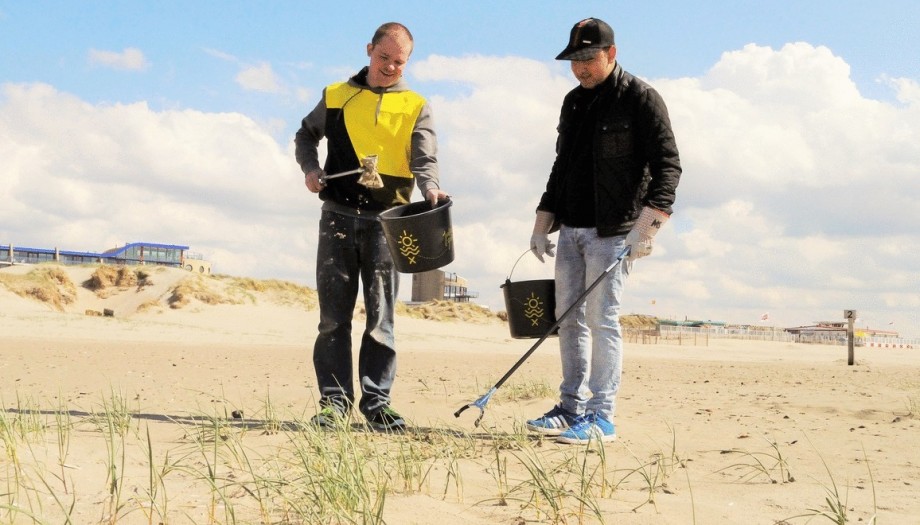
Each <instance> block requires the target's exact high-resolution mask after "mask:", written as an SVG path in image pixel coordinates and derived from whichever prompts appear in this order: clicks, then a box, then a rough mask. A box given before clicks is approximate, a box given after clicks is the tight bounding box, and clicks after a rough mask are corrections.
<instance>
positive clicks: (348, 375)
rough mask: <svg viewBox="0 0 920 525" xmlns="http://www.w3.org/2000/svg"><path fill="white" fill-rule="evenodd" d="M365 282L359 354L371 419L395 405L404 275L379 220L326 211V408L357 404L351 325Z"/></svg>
mask: <svg viewBox="0 0 920 525" xmlns="http://www.w3.org/2000/svg"><path fill="white" fill-rule="evenodd" d="M359 278H360V280H361V283H362V284H363V288H364V306H365V310H366V311H367V322H366V325H365V329H364V335H363V337H362V338H361V348H360V351H359V353H358V375H359V378H360V383H361V400H360V402H359V404H358V408H359V409H360V410H361V413H362V414H364V415H365V416H371V415H373V414H374V413H375V412H377V411H379V410H381V409H382V408H383V407H385V406H387V405H389V403H390V388H391V387H392V386H393V380H394V379H395V377H396V349H395V337H394V335H393V318H394V307H395V303H396V294H397V291H398V288H399V273H398V272H397V271H396V267H395V266H394V264H393V259H392V257H391V256H390V252H389V251H388V249H387V245H386V238H385V237H384V235H383V229H382V227H381V225H380V222H379V221H378V220H377V218H376V217H368V218H357V217H350V216H347V215H342V214H339V213H335V212H331V211H325V210H324V211H323V212H322V215H321V217H320V222H319V246H318V247H317V254H316V290H317V294H318V296H319V312H320V321H319V334H318V335H317V336H316V344H315V345H314V347H313V367H314V368H315V369H316V380H317V382H318V383H319V391H320V406H330V405H335V406H337V407H339V408H342V409H346V410H347V409H349V408H351V406H352V405H353V404H354V401H355V392H354V385H353V382H352V368H353V367H352V342H351V323H352V315H353V313H354V309H355V301H356V300H357V298H358V279H359Z"/></svg>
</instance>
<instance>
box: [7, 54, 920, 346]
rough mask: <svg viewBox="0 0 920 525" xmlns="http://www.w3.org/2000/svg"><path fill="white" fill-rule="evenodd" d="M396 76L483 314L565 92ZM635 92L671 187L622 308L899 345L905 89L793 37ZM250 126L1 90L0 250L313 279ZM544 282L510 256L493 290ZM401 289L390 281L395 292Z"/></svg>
mask: <svg viewBox="0 0 920 525" xmlns="http://www.w3.org/2000/svg"><path fill="white" fill-rule="evenodd" d="M623 66H624V67H625V68H626V69H627V70H629V71H631V72H633V73H635V74H639V75H641V74H642V70H641V64H630V63H624V64H623ZM633 66H635V68H634V67H633ZM254 71H255V73H254V74H253V75H252V76H251V77H248V78H247V80H246V82H247V83H248V84H247V85H248V86H250V88H259V89H262V90H270V89H277V88H279V86H280V83H279V82H277V79H275V80H274V81H273V80H272V78H273V73H272V70H271V67H270V66H267V65H260V66H257V67H256V69H255V70H254ZM409 81H410V84H411V85H413V86H414V87H416V88H417V89H419V90H420V91H421V92H422V93H423V94H426V95H428V96H429V98H430V100H431V101H432V105H433V108H434V114H435V119H436V125H437V129H438V132H439V136H440V141H441V142H440V146H441V151H440V160H441V171H442V183H443V187H444V189H445V190H447V191H448V192H449V193H451V195H453V198H454V206H453V207H452V209H451V215H452V220H453V225H454V229H455V232H454V237H455V240H456V243H457V244H456V253H457V257H456V260H455V261H454V262H453V263H452V264H451V265H449V266H448V267H446V268H445V270H447V271H452V272H456V273H458V274H460V275H461V276H462V277H464V278H466V279H467V280H468V281H469V284H470V289H471V290H473V291H476V292H479V294H480V301H481V302H483V303H485V304H488V305H490V306H492V307H494V308H497V309H500V308H503V307H504V305H503V299H502V295H501V289H500V285H501V284H502V283H504V281H505V279H506V278H507V277H508V276H509V273H510V272H511V268H512V266H513V265H514V264H515V262H516V261H518V258H519V257H520V256H521V254H522V253H524V252H525V250H526V248H527V244H528V240H529V237H530V230H531V227H532V221H533V212H534V208H535V207H536V204H537V202H538V200H539V197H540V194H541V193H542V191H543V188H544V186H545V184H546V179H547V176H548V174H549V170H550V167H551V165H552V162H553V157H554V154H553V150H554V143H555V139H556V134H555V126H556V121H557V118H558V114H559V105H560V103H561V101H562V97H563V95H564V94H565V92H566V91H567V90H568V89H570V88H571V87H572V86H573V85H574V81H573V80H572V79H571V78H570V73H569V72H568V70H567V69H565V68H564V67H563V66H562V65H559V64H558V63H555V62H550V63H543V62H536V61H532V60H526V59H521V58H516V57H485V56H464V57H444V56H431V57H428V58H425V59H421V60H418V61H414V62H413V63H412V67H411V69H410V76H409ZM651 83H652V84H653V85H654V86H655V87H656V88H657V89H658V90H659V91H660V92H661V93H662V95H663V97H664V99H665V101H666V102H667V104H668V108H669V111H670V113H671V118H672V121H673V124H674V129H675V133H676V135H677V139H678V145H679V147H680V150H681V159H682V163H683V167H684V175H683V178H682V180H681V184H680V187H679V188H678V195H677V203H676V205H675V215H674V216H673V217H672V219H671V221H670V222H669V223H668V224H667V225H666V226H665V228H664V229H663V230H662V232H661V233H660V234H659V236H658V238H657V239H656V247H655V251H654V252H653V254H652V256H650V257H648V258H646V259H643V260H641V261H639V262H637V263H636V266H635V268H634V271H633V274H632V275H631V276H630V280H629V285H628V288H627V293H626V297H625V304H624V311H625V312H636V313H652V314H655V315H661V316H664V317H672V318H684V317H685V316H689V317H696V318H704V319H721V320H726V321H735V322H752V323H756V322H758V320H759V318H760V315H761V314H762V313H763V312H765V311H769V312H770V323H775V324H776V325H777V326H788V325H794V324H804V323H809V322H812V321H816V320H825V319H836V318H839V317H840V316H841V314H842V310H843V309H844V308H856V309H857V310H859V311H860V316H861V319H864V320H869V321H867V322H870V323H871V324H873V325H878V324H879V323H881V321H882V320H884V323H885V324H887V323H888V322H889V321H892V320H895V321H896V325H895V326H896V327H897V329H899V330H901V331H902V332H907V333H910V331H911V330H913V333H914V334H917V328H916V327H918V326H920V312H918V310H917V304H918V297H920V282H918V279H917V268H920V255H917V250H916V249H915V247H916V246H918V245H920V234H918V233H917V231H916V224H920V211H918V208H917V207H916V202H918V201H920V187H918V186H917V184H916V175H917V166H920V114H918V111H917V107H918V105H917V103H916V101H917V94H916V93H917V81H916V79H896V80H889V82H888V83H889V85H890V86H891V88H892V89H893V90H895V91H896V92H897V93H898V97H899V101H900V102H901V103H902V104H901V105H892V104H888V103H883V102H880V101H876V100H870V99H866V98H865V97H863V96H861V95H860V94H859V92H858V91H857V90H856V89H855V87H854V84H853V81H852V79H851V78H850V77H849V67H848V66H847V64H846V63H845V62H844V61H843V60H842V59H840V58H839V57H837V56H835V55H834V54H833V53H832V52H831V51H830V50H828V49H826V48H823V47H815V46H811V45H809V44H803V43H796V44H789V45H787V46H784V47H783V48H781V49H778V50H777V49H771V48H766V47H759V46H753V45H752V46H747V47H745V48H744V49H741V50H737V51H732V52H729V53H726V54H724V55H723V57H722V58H721V59H720V61H719V62H718V63H716V64H714V65H713V67H712V68H711V69H710V71H709V72H707V73H706V74H705V75H703V76H701V77H700V78H680V79H651ZM273 86H274V87H273ZM314 96H315V95H314ZM310 98H311V99H312V98H313V97H310ZM310 102H311V104H309V105H310V106H311V105H312V103H314V102H315V101H314V100H311V101H310ZM264 120H265V122H266V124H262V123H260V121H258V120H253V119H251V118H249V117H247V116H244V115H242V114H238V113H204V112H199V111H194V110H184V111H154V110H151V109H150V107H148V106H147V105H146V104H145V103H143V102H137V103H128V104H114V105H93V104H89V103H87V102H84V101H82V100H80V99H79V98H77V97H74V96H72V95H70V94H67V93H63V92H60V91H57V90H56V89H54V88H53V87H51V86H47V85H42V84H5V85H3V86H2V91H0V158H2V159H3V163H2V165H0V202H2V203H3V205H2V206H0V242H2V243H4V244H6V243H7V242H14V243H16V244H21V245H35V246H59V247H61V248H66V249H86V250H99V249H104V248H108V247H113V246H116V245H120V244H124V243H125V242H130V241H141V240H143V241H151V242H167V243H182V244H188V245H190V246H191V247H192V250H193V251H199V252H203V253H204V254H205V255H207V256H208V257H209V258H210V259H211V260H212V261H214V263H215V269H216V271H219V272H223V273H231V274H237V275H251V276H254V277H260V276H265V277H278V278H284V279H292V280H297V281H303V282H306V284H310V285H313V284H315V283H312V280H313V273H314V272H313V266H314V264H315V261H314V251H315V237H316V222H317V221H316V219H317V217H318V210H319V203H318V201H317V199H316V197H315V196H314V195H312V194H309V193H308V192H307V191H306V190H305V189H304V188H303V182H302V176H301V175H300V173H299V169H298V167H297V166H296V164H295V162H294V160H293V151H292V145H291V143H290V141H289V139H286V140H285V141H284V144H282V145H279V144H278V142H277V141H276V140H275V139H273V138H272V134H273V133H276V132H277V129H276V128H275V126H276V124H271V123H270V121H268V119H264ZM416 199H418V196H416ZM551 275H552V264H551V263H547V264H543V265H541V264H539V262H537V261H536V260H535V259H534V258H533V257H532V256H531V255H529V254H525V256H524V257H523V258H521V259H520V262H519V263H518V266H517V267H516V268H515V270H514V276H513V280H523V279H529V278H545V277H549V276H551ZM410 290H411V278H410V277H409V276H406V277H405V278H404V280H403V286H402V294H401V297H403V298H407V297H408V294H409V291H410ZM653 301H654V303H653ZM918 335H920V334H918Z"/></svg>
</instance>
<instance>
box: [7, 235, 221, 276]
mask: <svg viewBox="0 0 920 525" xmlns="http://www.w3.org/2000/svg"><path fill="white" fill-rule="evenodd" d="M188 249H189V247H188V246H180V245H177V244H158V243H153V242H132V243H128V244H126V245H124V246H122V247H119V248H112V249H110V250H106V251H104V252H101V253H95V252H76V251H69V250H59V249H58V248H27V247H23V246H13V245H12V244H8V245H5V246H4V245H2V244H0V266H10V265H14V264H37V263H42V262H57V263H60V264H67V265H76V264H113V265H125V264H139V265H144V264H152V265H157V266H172V267H174V268H184V269H186V270H188V271H190V272H196V273H202V274H210V273H211V263H210V262H208V261H206V260H204V258H203V257H202V256H201V255H198V254H192V253H190V252H189V251H188Z"/></svg>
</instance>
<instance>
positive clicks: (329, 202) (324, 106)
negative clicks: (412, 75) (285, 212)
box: [294, 68, 439, 213]
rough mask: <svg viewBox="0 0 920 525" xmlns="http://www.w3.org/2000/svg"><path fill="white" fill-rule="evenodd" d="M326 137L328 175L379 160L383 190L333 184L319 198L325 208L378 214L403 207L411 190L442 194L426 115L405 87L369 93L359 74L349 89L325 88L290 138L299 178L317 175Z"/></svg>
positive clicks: (350, 181)
mask: <svg viewBox="0 0 920 525" xmlns="http://www.w3.org/2000/svg"><path fill="white" fill-rule="evenodd" d="M324 137H325V138H326V145H327V156H326V162H325V166H324V167H323V169H324V170H325V171H326V173H328V174H330V175H332V174H336V173H341V172H343V171H349V170H352V169H356V168H359V167H361V159H362V158H364V157H366V156H369V155H377V169H378V171H379V173H380V177H381V179H383V188H380V189H369V188H366V187H364V186H362V185H360V184H358V183H357V179H358V175H355V176H354V177H342V178H337V179H330V180H329V181H328V183H327V186H326V188H324V189H323V190H322V191H321V192H320V194H319V196H320V199H322V200H323V201H325V204H324V209H327V208H328V209H333V210H337V211H340V212H345V213H348V212H349V211H354V212H358V213H360V212H380V211H383V210H386V209H388V208H391V207H393V206H398V205H401V204H407V203H408V202H409V201H410V197H411V194H412V188H413V185H417V186H418V188H419V190H421V192H422V195H423V196H424V195H425V193H426V192H427V191H428V190H429V189H437V188H438V187H439V186H438V164H437V137H436V135H435V132H434V127H433V122H432V116H431V109H430V107H429V105H428V102H427V101H426V100H425V98H424V97H422V96H421V95H419V94H418V93H416V92H414V91H411V90H409V89H408V88H407V87H406V84H405V82H404V81H403V80H400V81H399V82H398V83H397V84H396V85H394V86H392V87H389V88H370V87H368V85H367V68H364V69H362V70H361V71H360V72H359V73H358V74H357V75H355V76H353V77H352V78H350V79H349V80H348V81H347V82H339V83H336V84H331V85H329V86H326V88H325V89H324V90H323V97H322V100H320V102H319V104H317V106H316V108H314V109H313V111H311V112H310V114H309V115H307V116H306V117H304V119H303V121H302V122H301V127H300V130H298V131H297V134H296V136H295V138H294V142H295V145H296V148H295V155H296V159H297V163H298V164H300V167H301V169H302V170H303V172H304V173H308V172H310V171H312V170H315V169H318V168H319V160H318V145H319V142H320V141H321V140H322V139H323V138H324Z"/></svg>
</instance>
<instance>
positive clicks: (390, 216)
mask: <svg viewBox="0 0 920 525" xmlns="http://www.w3.org/2000/svg"><path fill="white" fill-rule="evenodd" d="M422 204H427V205H429V206H430V205H431V204H430V203H429V202H428V201H415V202H408V203H406V204H400V205H399V206H393V207H392V208H388V209H386V210H383V211H382V212H380V213H379V214H377V217H378V218H379V219H380V220H381V221H392V220H397V219H408V218H410V217H421V216H423V215H428V214H429V213H436V212H439V211H442V210H445V209H447V208H450V207H451V206H452V205H453V201H452V200H451V199H442V200H439V201H438V203H437V204H436V205H435V206H434V207H433V208H429V209H427V210H423V211H421V212H419V213H413V214H411V215H401V214H400V212H402V211H403V210H406V209H409V208H412V207H416V208H418V207H420V205H422Z"/></svg>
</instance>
